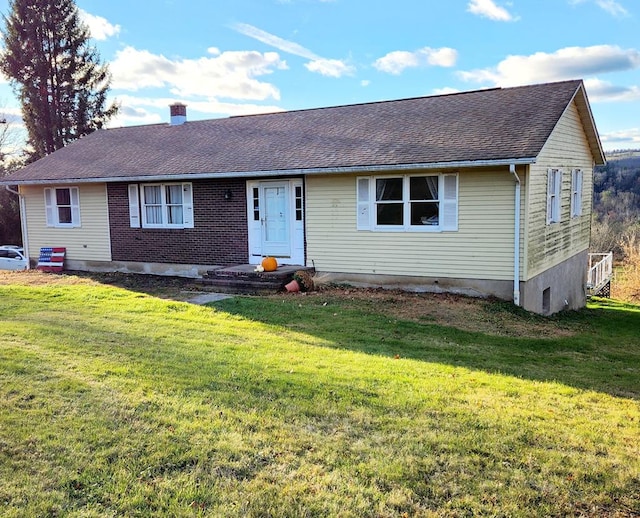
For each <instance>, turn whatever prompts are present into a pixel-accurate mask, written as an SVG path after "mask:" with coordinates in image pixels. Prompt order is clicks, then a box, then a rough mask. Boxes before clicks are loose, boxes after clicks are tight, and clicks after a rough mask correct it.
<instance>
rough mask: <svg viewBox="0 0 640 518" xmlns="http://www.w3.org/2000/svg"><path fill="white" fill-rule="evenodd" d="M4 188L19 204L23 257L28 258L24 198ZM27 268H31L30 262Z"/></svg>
mask: <svg viewBox="0 0 640 518" xmlns="http://www.w3.org/2000/svg"><path fill="white" fill-rule="evenodd" d="M4 188H5V189H6V190H7V191H9V192H10V193H13V194H15V195H17V196H18V200H19V203H20V231H21V232H22V249H23V250H24V255H25V257H27V259H28V258H29V236H28V234H27V207H26V204H25V201H24V196H23V195H22V194H20V192H19V191H14V190H13V189H12V188H11V187H10V186H9V185H5V186H4ZM27 268H31V261H27Z"/></svg>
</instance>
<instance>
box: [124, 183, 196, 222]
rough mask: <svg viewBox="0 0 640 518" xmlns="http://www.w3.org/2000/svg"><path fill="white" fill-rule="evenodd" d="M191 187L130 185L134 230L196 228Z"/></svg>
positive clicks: (180, 184) (182, 185)
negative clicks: (138, 228) (194, 225)
mask: <svg viewBox="0 0 640 518" xmlns="http://www.w3.org/2000/svg"><path fill="white" fill-rule="evenodd" d="M192 198H193V197H192V189H191V184H190V183H167V184H142V185H137V184H131V185H129V218H130V224H131V226H132V227H140V226H141V224H140V222H141V221H142V227H143V228H193V201H192Z"/></svg>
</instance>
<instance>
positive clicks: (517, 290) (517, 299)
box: [509, 164, 521, 306]
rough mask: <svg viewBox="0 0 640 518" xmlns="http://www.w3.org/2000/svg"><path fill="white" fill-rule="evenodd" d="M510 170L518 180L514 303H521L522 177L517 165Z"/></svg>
mask: <svg viewBox="0 0 640 518" xmlns="http://www.w3.org/2000/svg"><path fill="white" fill-rule="evenodd" d="M509 172H510V173H511V174H512V175H513V177H514V178H515V180H516V193H515V197H516V199H515V221H514V225H513V226H514V236H513V303H514V304H515V305H516V306H519V305H520V211H521V208H520V189H521V183H520V177H519V176H518V173H516V165H515V164H510V165H509Z"/></svg>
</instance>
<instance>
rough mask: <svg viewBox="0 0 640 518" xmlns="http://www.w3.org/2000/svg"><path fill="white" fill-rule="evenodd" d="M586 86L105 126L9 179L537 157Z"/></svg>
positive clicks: (527, 88)
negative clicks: (188, 120)
mask: <svg viewBox="0 0 640 518" xmlns="http://www.w3.org/2000/svg"><path fill="white" fill-rule="evenodd" d="M580 88H583V86H582V82H581V81H578V80H576V81H565V82H560V83H547V84H541V85H532V86H524V87H515V88H498V89H491V90H478V91H473V92H466V93H458V94H449V95H441V96H431V97H421V98H414V99H404V100H397V101H384V102H374V103H367V104H356V105H348V106H336V107H330V108H318V109H310V110H299V111H290V112H281V113H273V114H263V115H251V116H242V117H231V118H226V119H213V120H203V121H193V122H186V123H185V124H183V125H180V126H171V125H169V124H155V125H149V126H136V127H124V128H115V129H108V130H100V131H96V132H94V133H92V134H91V135H88V136H86V137H84V138H82V139H80V140H78V141H76V142H73V143H72V144H70V145H68V146H67V147H66V148H64V149H60V150H58V151H56V152H55V153H53V154H51V155H49V156H47V157H44V158H43V159H41V160H38V161H37V162H34V163H33V164H30V165H28V166H27V167H25V168H23V169H22V170H20V171H18V172H16V173H14V174H13V175H11V177H8V178H5V179H4V182H3V183H7V181H16V182H17V183H23V182H24V183H30V182H42V181H52V182H55V181H61V180H66V181H69V180H91V179H106V180H108V179H114V180H115V179H121V178H126V177H145V176H163V175H171V176H174V175H185V176H188V175H193V174H199V175H202V174H211V175H215V174H221V173H227V174H228V173H250V172H259V171H265V172H272V173H273V172H278V171H296V170H302V171H303V170H309V169H329V170H331V169H338V168H357V167H363V168H364V167H384V166H389V167H391V166H394V165H410V164H429V163H444V162H475V161H498V160H511V159H527V158H534V157H536V156H537V155H538V154H539V152H540V150H541V149H542V146H543V145H544V143H545V142H546V141H547V139H548V138H549V135H550V134H551V132H552V130H553V128H554V127H555V125H556V124H557V122H558V120H559V119H560V117H561V116H562V114H563V113H564V110H565V109H566V108H567V106H568V104H569V103H570V102H571V100H572V99H573V97H574V95H575V94H576V92H577V91H578V90H579V89H580ZM585 99H586V97H585ZM586 109H587V111H588V110H589V108H588V104H586ZM588 115H589V116H590V112H589V114H588ZM590 124H591V125H592V126H593V122H592V121H590ZM593 131H595V128H593ZM595 139H596V142H597V145H598V146H599V145H600V144H599V140H597V134H596V136H595ZM600 153H601V150H600ZM594 156H595V155H594Z"/></svg>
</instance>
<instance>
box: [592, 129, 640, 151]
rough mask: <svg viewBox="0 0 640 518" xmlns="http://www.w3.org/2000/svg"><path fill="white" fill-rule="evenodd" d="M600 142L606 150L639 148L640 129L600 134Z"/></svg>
mask: <svg viewBox="0 0 640 518" xmlns="http://www.w3.org/2000/svg"><path fill="white" fill-rule="evenodd" d="M600 140H601V141H602V147H603V148H605V150H614V149H629V148H638V147H640V128H630V129H624V130H620V131H612V132H610V133H600Z"/></svg>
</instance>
